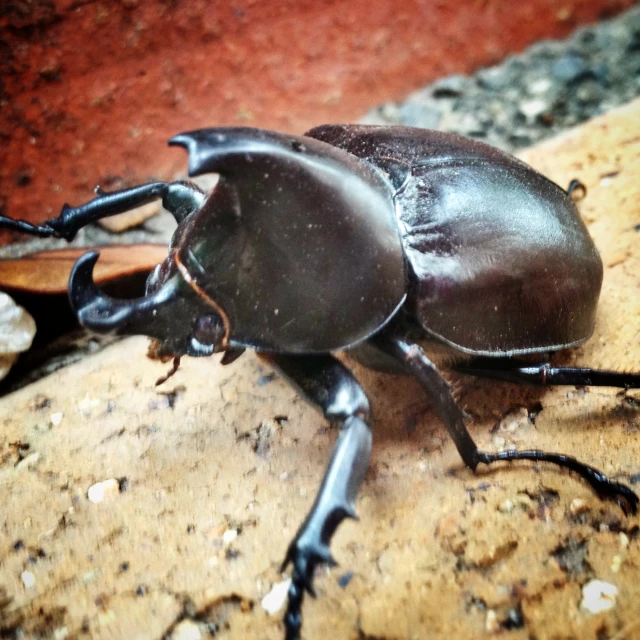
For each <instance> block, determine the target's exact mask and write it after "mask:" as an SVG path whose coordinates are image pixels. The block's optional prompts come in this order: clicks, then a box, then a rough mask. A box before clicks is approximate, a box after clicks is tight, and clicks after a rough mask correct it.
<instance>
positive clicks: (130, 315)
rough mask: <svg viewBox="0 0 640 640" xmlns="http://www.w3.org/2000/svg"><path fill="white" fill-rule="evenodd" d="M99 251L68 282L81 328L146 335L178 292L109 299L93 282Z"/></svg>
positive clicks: (86, 258)
mask: <svg viewBox="0 0 640 640" xmlns="http://www.w3.org/2000/svg"><path fill="white" fill-rule="evenodd" d="M99 255H100V254H99V252H98V251H90V252H88V253H85V254H84V255H83V256H81V257H80V258H79V259H78V261H77V262H76V263H75V265H74V267H73V270H72V271H71V277H70V278H69V300H70V302H71V307H72V308H73V310H74V312H75V313H76V314H77V316H78V319H79V320H80V324H82V326H84V327H86V328H87V329H90V330H91V331H95V332H96V333H110V332H114V333H122V334H129V333H130V334H139V333H145V331H144V329H143V327H144V325H147V324H148V323H149V320H152V317H153V312H154V311H155V310H157V309H158V307H159V306H160V305H163V304H165V303H167V302H170V301H171V299H172V298H173V296H174V294H175V292H174V291H173V290H172V289H171V288H169V287H162V288H161V289H159V290H158V291H157V292H156V293H154V294H153V295H150V296H146V297H144V298H137V299H134V300H118V299H116V298H112V297H110V296H108V295H106V294H105V293H104V292H103V291H102V290H101V289H100V287H98V285H97V284H96V283H95V281H94V279H93V268H94V266H95V264H96V262H97V261H98V257H99Z"/></svg>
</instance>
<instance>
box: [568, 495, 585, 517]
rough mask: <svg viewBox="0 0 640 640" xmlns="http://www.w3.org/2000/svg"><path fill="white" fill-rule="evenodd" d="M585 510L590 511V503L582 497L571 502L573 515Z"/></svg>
mask: <svg viewBox="0 0 640 640" xmlns="http://www.w3.org/2000/svg"><path fill="white" fill-rule="evenodd" d="M585 511H589V505H588V504H587V501H586V500H583V499H582V498H574V499H573V500H572V501H571V503H570V504H569V512H570V513H571V515H573V516H578V515H580V514H581V513H584V512H585Z"/></svg>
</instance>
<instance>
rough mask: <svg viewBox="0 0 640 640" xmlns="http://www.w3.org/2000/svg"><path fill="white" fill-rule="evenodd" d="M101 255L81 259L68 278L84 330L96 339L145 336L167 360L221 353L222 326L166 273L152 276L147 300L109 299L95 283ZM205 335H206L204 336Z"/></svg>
mask: <svg viewBox="0 0 640 640" xmlns="http://www.w3.org/2000/svg"><path fill="white" fill-rule="evenodd" d="M98 257H99V253H98V252H97V251H90V252H88V253H85V254H84V255H83V256H82V257H80V258H79V259H78V261H77V262H76V264H75V265H74V267H73V270H72V272H71V277H70V278H69V300H70V302H71V307H72V308H73V310H74V312H75V313H76V315H77V316H78V320H79V321H80V324H81V325H82V326H83V327H85V328H87V329H89V330H90V331H94V332H96V333H112V334H117V335H146V336H149V337H150V338H153V339H154V340H155V345H154V348H153V352H154V353H155V354H156V355H157V356H159V357H165V356H181V355H191V356H204V355H210V354H211V353H214V351H218V350H219V343H220V341H221V339H222V337H223V335H224V332H223V330H222V329H219V330H218V327H222V321H221V320H220V321H219V322H218V318H217V316H216V314H215V312H214V311H212V310H211V309H210V307H209V306H208V305H206V304H205V303H203V301H202V300H201V299H200V298H199V297H198V296H197V295H196V294H195V293H194V292H193V291H192V290H191V288H190V287H189V286H185V283H184V280H183V279H182V278H181V277H180V276H179V274H177V273H175V270H173V269H171V268H168V269H166V268H165V270H164V273H163V275H162V277H161V278H159V277H158V273H157V272H158V270H160V271H162V268H163V267H165V265H167V264H171V262H170V260H167V261H166V262H165V263H163V265H162V266H161V267H160V268H159V269H158V268H156V271H154V272H153V273H152V275H151V276H150V278H149V282H150V283H152V286H151V285H150V284H148V285H147V295H145V296H144V297H142V298H136V299H132V300H119V299H117V298H112V297H111V296H108V295H107V294H106V293H104V291H102V290H101V289H100V287H98V285H97V284H96V283H95V281H94V279H93V268H94V266H95V264H96V262H97V261H98ZM203 324H204V325H205V327H206V329H207V332H206V337H207V338H208V340H207V341H205V342H202V338H201V339H200V340H198V334H197V333H195V332H197V329H198V328H200V329H201V328H202V326H203ZM201 333H202V331H201Z"/></svg>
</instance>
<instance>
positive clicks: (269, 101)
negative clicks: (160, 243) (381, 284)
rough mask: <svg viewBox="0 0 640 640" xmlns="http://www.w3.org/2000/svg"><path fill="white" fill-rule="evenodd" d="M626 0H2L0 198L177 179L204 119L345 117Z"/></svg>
mask: <svg viewBox="0 0 640 640" xmlns="http://www.w3.org/2000/svg"><path fill="white" fill-rule="evenodd" d="M632 4H634V2H633V0H565V1H561V0H527V1H526V2H515V3H512V2H507V1H506V0H466V1H465V0H463V1H461V2H452V1H449V0H404V1H403V2H396V1H395V0H388V1H386V2H385V1H384V0H377V1H367V0H349V1H347V0H314V1H309V0H273V1H263V2H259V1H257V0H234V1H231V2H216V1H212V0H119V1H118V2H116V1H109V0H102V1H94V0H3V1H2V2H1V3H0V104H1V107H2V108H1V109H0V149H1V150H2V151H1V154H2V158H1V163H0V207H1V208H2V209H3V210H4V213H5V214H6V215H10V216H13V217H21V218H26V219H29V220H42V219H44V218H47V217H51V216H53V215H57V213H58V212H59V210H60V208H61V206H62V204H63V203H64V202H69V203H71V204H79V203H81V202H83V201H85V200H87V199H90V198H91V197H92V189H93V187H94V186H95V185H96V184H101V185H102V186H103V187H104V188H105V189H109V188H114V187H118V188H120V187H123V186H128V185H130V184H134V183H139V182H144V181H146V180H149V179H151V178H156V179H160V178H163V179H164V178H171V177H172V176H173V174H174V173H175V172H176V171H177V170H179V169H184V167H185V166H186V163H185V158H184V152H183V151H181V150H176V149H168V148H167V147H166V144H165V141H166V139H167V138H168V137H170V136H171V135H173V134H175V133H177V132H179V131H181V130H189V129H195V128H199V127H203V126H216V125H244V126H260V127H269V128H274V129H280V130H284V131H290V132H298V133H301V132H303V131H304V130H306V129H307V128H309V127H310V126H312V125H315V124H319V123H322V122H339V121H350V120H354V119H355V118H358V117H359V116H361V115H362V114H363V113H364V112H365V111H367V110H368V109H369V108H371V107H373V106H375V105H377V104H379V103H381V102H383V101H385V100H396V99H400V98H402V97H403V96H404V95H406V94H407V93H409V92H410V91H412V90H413V89H415V88H417V87H419V86H421V85H423V84H425V83H427V82H429V81H431V80H433V79H435V78H437V77H440V76H443V75H447V74H451V73H468V72H471V71H473V70H474V69H476V68H478V67H480V66H484V65H490V64H493V63H496V62H499V61H500V60H502V59H503V58H504V57H505V56H506V55H507V54H509V53H512V52H517V51H520V50H522V49H523V48H524V47H526V46H527V45H528V44H530V43H532V42H535V41H536V40H540V39H542V38H551V37H562V36H564V35H566V34H567V33H569V32H570V31H571V30H573V29H574V28H575V27H576V26H577V25H580V24H585V23H589V22H595V21H597V20H599V19H602V18H605V17H609V16H611V15H613V14H615V13H617V12H619V11H621V10H623V9H624V8H626V7H628V6H630V5H632Z"/></svg>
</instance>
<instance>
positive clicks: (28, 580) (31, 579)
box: [20, 571, 36, 589]
mask: <svg viewBox="0 0 640 640" xmlns="http://www.w3.org/2000/svg"><path fill="white" fill-rule="evenodd" d="M20 579H21V580H22V584H23V585H24V588H25V589H33V587H35V586H36V577H35V576H34V575H33V573H31V571H23V572H22V575H21V576H20Z"/></svg>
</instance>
